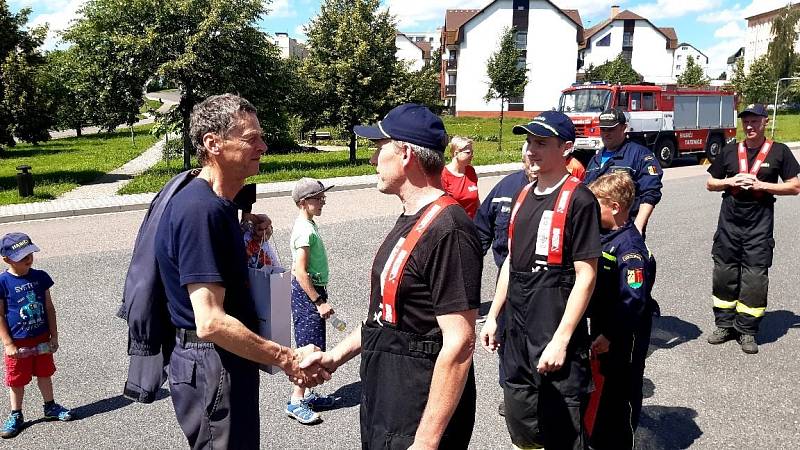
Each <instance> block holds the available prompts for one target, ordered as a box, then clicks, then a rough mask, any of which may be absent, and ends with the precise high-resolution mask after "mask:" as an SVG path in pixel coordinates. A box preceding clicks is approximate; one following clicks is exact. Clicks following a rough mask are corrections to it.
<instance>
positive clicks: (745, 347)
mask: <svg viewBox="0 0 800 450" xmlns="http://www.w3.org/2000/svg"><path fill="white" fill-rule="evenodd" d="M739 345H741V346H742V351H743V352H745V353H747V354H748V355H755V354H756V353H758V344H756V337H755V336H753V335H752V334H742V335H740V336H739Z"/></svg>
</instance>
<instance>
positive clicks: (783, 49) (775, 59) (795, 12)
mask: <svg viewBox="0 0 800 450" xmlns="http://www.w3.org/2000/svg"><path fill="white" fill-rule="evenodd" d="M798 21H800V8H794V7H792V6H787V7H786V8H784V9H783V11H781V13H780V14H779V15H778V16H777V17H775V19H774V20H773V22H772V41H771V42H770V43H769V47H767V61H768V62H769V65H770V67H771V68H772V71H771V76H772V79H773V80H775V81H777V80H778V79H779V78H787V77H791V76H793V75H794V71H795V67H796V65H797V63H798V62H800V55H798V54H797V52H795V51H794V43H795V41H796V40H797V31H795V30H796V27H797V23H798Z"/></svg>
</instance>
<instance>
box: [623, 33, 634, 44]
mask: <svg viewBox="0 0 800 450" xmlns="http://www.w3.org/2000/svg"><path fill="white" fill-rule="evenodd" d="M622 46H623V47H633V32H631V31H625V32H624V33H622Z"/></svg>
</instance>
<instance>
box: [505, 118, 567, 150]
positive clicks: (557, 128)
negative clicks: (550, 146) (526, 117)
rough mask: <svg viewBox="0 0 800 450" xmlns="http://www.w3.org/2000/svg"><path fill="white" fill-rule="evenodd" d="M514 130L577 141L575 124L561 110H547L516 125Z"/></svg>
mask: <svg viewBox="0 0 800 450" xmlns="http://www.w3.org/2000/svg"><path fill="white" fill-rule="evenodd" d="M512 132H513V133H514V134H532V135H534V136H539V137H550V136H555V137H557V138H560V139H561V140H562V141H565V142H574V141H575V125H574V124H573V123H572V120H570V118H569V117H567V116H566V114H564V113H562V112H559V111H545V112H543V113H541V114H539V115H538V116H536V117H534V118H533V120H531V121H530V122H528V123H527V124H525V125H517V126H515V127H514V128H513V130H512Z"/></svg>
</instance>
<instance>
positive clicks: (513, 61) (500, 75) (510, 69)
mask: <svg viewBox="0 0 800 450" xmlns="http://www.w3.org/2000/svg"><path fill="white" fill-rule="evenodd" d="M515 35H516V33H515V30H514V29H513V28H506V29H505V30H503V34H502V35H501V36H500V46H499V48H498V49H497V51H495V52H494V53H492V55H491V56H489V60H488V61H486V74H487V75H488V76H489V90H488V91H487V92H486V95H485V96H484V100H486V101H487V102H489V101H491V100H493V99H499V100H500V139H498V141H497V142H498V145H497V149H498V151H500V150H502V148H503V115H504V111H505V108H506V104H508V101H509V100H510V99H511V98H512V97H521V96H522V95H523V94H524V92H525V86H526V85H527V84H528V76H527V73H528V69H527V68H526V67H525V66H524V62H522V63H521V61H520V59H521V58H522V51H521V50H520V49H518V48H517V44H516V39H515V37H516V36H515Z"/></svg>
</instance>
